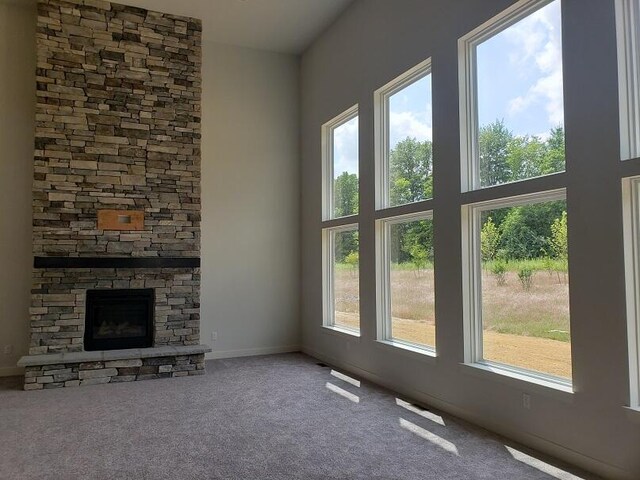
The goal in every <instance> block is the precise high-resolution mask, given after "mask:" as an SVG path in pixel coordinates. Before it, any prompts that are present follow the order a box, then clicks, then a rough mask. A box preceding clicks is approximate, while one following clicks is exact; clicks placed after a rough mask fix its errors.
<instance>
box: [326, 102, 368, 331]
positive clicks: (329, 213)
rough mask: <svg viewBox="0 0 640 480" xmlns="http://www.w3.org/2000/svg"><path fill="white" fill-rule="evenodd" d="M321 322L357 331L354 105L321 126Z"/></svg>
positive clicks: (357, 254)
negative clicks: (322, 303) (322, 304)
mask: <svg viewBox="0 0 640 480" xmlns="http://www.w3.org/2000/svg"><path fill="white" fill-rule="evenodd" d="M322 137H323V138H322V156H323V168H322V183H323V197H322V209H323V225H322V227H323V229H322V242H323V259H322V262H323V301H324V308H323V317H324V319H323V324H324V326H326V327H329V328H332V329H335V330H339V331H341V332H344V333H352V334H356V335H358V334H359V332H360V259H359V255H360V248H359V232H358V223H357V222H358V204H359V194H358V191H359V179H358V107H357V106H354V107H352V108H350V109H349V110H347V111H345V112H343V113H342V114H340V115H338V116H337V117H335V118H334V119H333V120H330V121H329V122H327V123H326V124H324V125H323V127H322Z"/></svg>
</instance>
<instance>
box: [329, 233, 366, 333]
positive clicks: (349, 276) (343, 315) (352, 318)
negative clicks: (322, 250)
mask: <svg viewBox="0 0 640 480" xmlns="http://www.w3.org/2000/svg"><path fill="white" fill-rule="evenodd" d="M358 244H359V239H358V231H357V230H355V229H354V230H348V231H338V232H335V233H334V234H333V254H334V257H333V289H334V291H333V299H334V325H336V326H338V327H343V328H350V329H356V330H359V329H360V269H359V253H358Z"/></svg>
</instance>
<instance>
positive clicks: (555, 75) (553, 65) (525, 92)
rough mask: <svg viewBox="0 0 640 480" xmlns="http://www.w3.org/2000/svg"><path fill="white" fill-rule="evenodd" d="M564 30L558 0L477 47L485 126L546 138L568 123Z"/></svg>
mask: <svg viewBox="0 0 640 480" xmlns="http://www.w3.org/2000/svg"><path fill="white" fill-rule="evenodd" d="M561 28H562V27H561V24H560V2H559V0H556V1H554V2H552V3H550V4H549V5H547V6H545V7H543V8H541V9H540V10H538V11H536V12H534V13H533V14H531V15H530V16H528V17H527V18H525V19H523V20H521V21H519V22H518V23H516V24H515V25H512V26H511V27H509V28H507V29H506V30H504V31H502V32H501V33H499V34H498V35H495V36H493V37H492V38H490V39H489V40H487V41H485V42H483V43H482V44H481V45H479V46H478V47H477V64H478V117H479V123H480V125H486V124H487V123H491V122H493V121H495V120H496V119H503V120H504V122H505V125H506V126H507V128H508V129H509V130H511V131H512V132H513V133H515V134H516V135H538V136H542V137H545V136H547V135H548V132H549V130H550V129H551V128H553V127H556V126H558V125H562V124H563V123H564V121H563V118H564V110H563V98H562V42H561V38H562V30H561Z"/></svg>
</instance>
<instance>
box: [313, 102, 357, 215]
mask: <svg viewBox="0 0 640 480" xmlns="http://www.w3.org/2000/svg"><path fill="white" fill-rule="evenodd" d="M357 117H358V105H357V104H356V105H354V106H353V107H351V108H349V109H347V110H345V111H344V112H342V113H341V114H340V115H338V116H336V117H334V118H332V119H331V120H329V121H328V122H327V123H325V124H324V125H322V220H324V221H326V220H334V219H336V218H349V217H352V216H355V215H347V216H344V217H335V216H334V198H333V197H334V191H333V188H334V183H335V179H334V178H333V175H334V171H333V160H334V158H333V138H334V137H333V134H334V131H335V129H336V128H338V127H340V126H342V125H344V124H345V123H347V122H349V121H350V120H353V119H354V118H357ZM358 132H360V126H359V125H358ZM358 151H359V149H358ZM356 160H357V161H359V159H356ZM359 170H360V168H358V171H359ZM359 180H360V174H359V173H358V181H359ZM359 190H360V186H359V185H358V191H359Z"/></svg>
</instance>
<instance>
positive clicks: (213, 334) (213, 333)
mask: <svg viewBox="0 0 640 480" xmlns="http://www.w3.org/2000/svg"><path fill="white" fill-rule="evenodd" d="M216 340H218V332H211V341H212V342H215V341H216Z"/></svg>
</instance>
